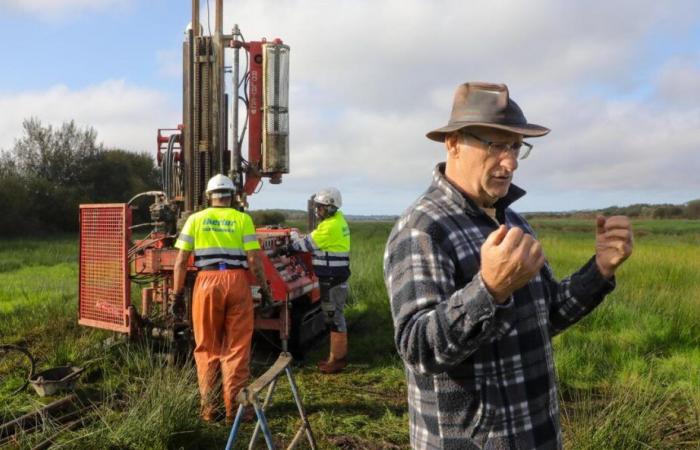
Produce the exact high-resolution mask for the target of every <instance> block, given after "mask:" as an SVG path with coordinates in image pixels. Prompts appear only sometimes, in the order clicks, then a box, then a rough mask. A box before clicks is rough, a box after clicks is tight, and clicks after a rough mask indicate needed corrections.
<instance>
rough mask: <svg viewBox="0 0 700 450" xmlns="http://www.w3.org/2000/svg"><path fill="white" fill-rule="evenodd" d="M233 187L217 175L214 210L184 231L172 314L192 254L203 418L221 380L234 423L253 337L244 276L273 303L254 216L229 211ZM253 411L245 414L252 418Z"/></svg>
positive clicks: (211, 414) (211, 186)
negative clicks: (250, 276)
mask: <svg viewBox="0 0 700 450" xmlns="http://www.w3.org/2000/svg"><path fill="white" fill-rule="evenodd" d="M234 190H235V189H234V185H233V182H232V181H231V179H230V178H228V177H226V176H224V175H216V176H214V177H212V178H211V180H209V183H208V184H207V190H206V194H207V197H208V198H209V200H210V204H211V207H209V208H207V209H205V210H203V211H199V212H197V213H194V214H192V215H191V216H190V217H189V218H188V219H187V222H186V223H185V226H184V227H183V228H182V231H181V233H180V236H179V237H178V240H177V242H176V243H175V247H176V248H179V249H180V252H179V254H178V256H177V260H176V262H175V273H174V283H173V284H174V285H173V291H174V293H175V294H174V295H175V300H174V306H175V308H174V310H175V311H177V310H180V311H179V314H182V309H183V308H182V306H183V304H184V302H183V293H184V284H185V275H186V270H187V261H188V260H189V257H190V253H191V252H194V265H195V266H196V267H197V268H198V272H197V279H196V281H195V285H194V291H193V301H192V326H193V329H194V339H195V345H196V347H195V350H194V359H195V363H196V365H197V378H198V381H199V392H200V394H201V404H202V410H201V412H202V418H203V419H204V420H205V421H212V420H214V418H215V412H216V409H217V408H216V402H215V398H214V397H215V389H216V385H217V378H218V375H219V370H221V375H222V387H223V397H224V405H225V407H226V419H227V420H228V421H232V420H233V417H234V415H235V413H236V410H237V406H236V405H235V404H234V401H235V398H236V394H237V393H238V391H240V389H241V388H242V387H243V385H244V384H245V383H246V381H247V380H248V377H249V374H250V369H249V363H250V344H251V340H252V336H253V319H254V317H253V308H254V306H253V298H252V296H251V291H250V286H249V284H248V279H247V275H246V270H247V269H248V268H251V269H252V270H253V272H254V274H255V277H256V279H257V281H258V284H259V285H260V292H261V295H262V296H263V300H264V302H265V303H268V302H269V301H271V294H270V289H269V287H268V284H267V280H266V278H265V273H264V271H263V266H262V259H261V256H260V252H261V250H260V243H259V242H258V239H257V236H256V234H255V226H254V224H253V220H252V219H251V217H250V216H249V215H248V214H246V213H243V212H240V211H237V210H236V209H233V208H231V199H232V197H233V194H234ZM251 413H252V410H251V411H249V412H247V417H248V418H250V416H251Z"/></svg>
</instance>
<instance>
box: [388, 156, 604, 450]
mask: <svg viewBox="0 0 700 450" xmlns="http://www.w3.org/2000/svg"><path fill="white" fill-rule="evenodd" d="M444 168H445V166H444V163H442V164H439V165H438V166H437V167H436V169H435V171H434V173H433V182H432V184H431V186H430V187H429V188H428V190H427V191H426V192H425V193H424V194H423V195H422V196H421V197H420V198H419V199H418V200H417V201H416V202H415V203H414V204H413V205H412V206H411V207H410V208H409V209H408V210H407V211H406V212H405V213H404V215H403V216H402V217H401V218H400V219H399V221H398V222H397V223H396V225H395V226H394V229H393V230H392V232H391V235H390V236H389V241H388V243H387V246H386V252H385V254H384V277H385V281H386V286H387V290H388V292H389V297H390V300H391V310H392V315H393V320H394V327H395V333H394V337H395V342H396V347H397V349H398V351H399V354H400V355H401V358H402V359H403V361H404V364H405V366H406V377H407V382H408V408H409V421H410V439H411V446H412V447H413V448H416V449H460V450H462V449H494V450H496V449H522V450H525V449H528V450H529V449H560V448H561V447H562V437H561V429H560V424H559V406H558V402H557V390H556V380H555V373H554V359H553V355H552V342H551V340H552V336H554V335H555V334H557V333H559V332H561V331H562V330H564V329H565V328H567V327H568V326H570V325H572V324H573V323H575V322H577V321H578V320H579V319H581V318H582V317H584V316H585V315H586V314H588V313H589V312H590V311H591V310H593V308H595V307H596V306H597V305H598V304H599V303H600V302H601V301H602V300H603V297H604V296H605V295H606V294H607V293H609V292H610V291H612V289H613V288H614V283H613V282H610V281H607V280H605V279H604V278H603V277H602V276H601V275H600V273H599V272H598V270H597V268H596V265H595V260H594V258H591V259H590V260H589V261H588V262H587V263H586V264H585V265H584V266H583V267H582V268H581V269H580V270H579V271H578V272H576V273H574V274H573V275H571V276H570V277H569V278H567V279H565V280H563V281H561V282H557V281H556V280H555V279H554V277H553V275H552V270H551V268H550V267H549V264H548V263H545V266H544V267H543V268H542V270H541V271H540V273H539V274H538V275H537V276H536V277H535V278H533V279H532V280H531V281H530V282H529V283H528V284H527V285H526V286H524V287H523V288H521V289H519V290H517V291H516V292H514V293H513V295H512V296H511V298H510V299H508V301H507V302H506V304H505V305H503V306H495V304H494V303H493V297H492V296H491V295H490V293H489V292H488V291H487V289H486V288H485V286H484V283H483V281H482V279H481V275H480V267H479V264H480V255H479V252H480V249H481V245H482V244H483V243H484V241H485V240H486V237H487V236H488V235H489V234H490V233H491V232H493V231H494V230H496V228H497V224H496V223H495V221H494V220H493V219H491V218H490V217H489V216H488V215H486V213H485V212H484V211H483V210H481V209H480V208H478V207H477V206H476V205H475V204H474V203H473V202H472V201H471V200H469V199H468V198H467V197H465V196H463V195H462V194H461V193H460V192H459V191H458V190H457V189H456V188H455V187H454V186H452V184H450V183H449V182H448V181H447V180H446V179H445V177H444ZM524 194H525V192H524V191H523V190H522V189H520V188H518V187H517V186H515V185H511V187H510V190H509V192H508V195H507V196H506V197H504V198H502V199H500V200H499V201H498V202H497V203H496V211H497V213H496V216H497V218H498V221H499V222H500V223H504V224H506V225H507V226H508V227H520V228H522V229H523V230H524V231H525V232H526V233H529V234H533V235H534V233H533V231H532V229H531V228H530V226H529V225H528V223H527V222H526V221H525V219H524V218H523V217H521V216H520V215H518V214H516V213H515V212H513V211H512V210H511V209H510V208H508V205H509V204H510V203H512V202H513V201H515V200H517V199H518V198H520V197H522V196H523V195H524Z"/></svg>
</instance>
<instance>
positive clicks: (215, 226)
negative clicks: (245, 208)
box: [175, 208, 260, 268]
mask: <svg viewBox="0 0 700 450" xmlns="http://www.w3.org/2000/svg"><path fill="white" fill-rule="evenodd" d="M175 247H176V248H179V249H182V250H187V251H194V265H195V266H197V267H205V266H210V265H212V264H226V266H227V267H234V268H235V267H242V268H248V259H247V258H246V254H245V252H246V251H248V250H257V249H259V248H260V243H259V242H258V237H257V236H256V234H255V225H254V224H253V219H252V218H251V217H250V216H249V215H248V214H246V213H243V212H240V211H237V210H235V209H233V208H207V209H205V210H203V211H199V212H197V213H194V214H192V215H191V216H190V217H188V218H187V221H186V222H185V226H184V227H182V231H181V232H180V236H179V237H178V239H177V242H176V243H175Z"/></svg>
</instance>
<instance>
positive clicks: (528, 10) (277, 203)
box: [0, 0, 700, 214]
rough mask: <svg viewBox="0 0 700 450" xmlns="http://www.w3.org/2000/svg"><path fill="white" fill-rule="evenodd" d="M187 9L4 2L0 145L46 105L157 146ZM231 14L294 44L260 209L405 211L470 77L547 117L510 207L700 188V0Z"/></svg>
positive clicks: (562, 206)
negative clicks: (333, 201) (282, 153)
mask: <svg viewBox="0 0 700 450" xmlns="http://www.w3.org/2000/svg"><path fill="white" fill-rule="evenodd" d="M206 3H207V2H206V0H203V1H202V3H201V5H202V6H201V9H202V11H203V14H205V13H206V8H207V7H206ZM214 4H215V1H214V0H210V7H211V8H212V11H211V12H213V7H214ZM190 14H191V2H190V1H186V0H167V1H166V0H147V1H144V0H0V40H1V41H2V42H3V45H2V49H3V52H2V55H3V57H4V58H5V60H4V62H3V63H2V64H1V65H0V67H1V69H0V149H9V148H11V147H12V145H13V142H14V140H15V139H17V138H18V137H20V135H21V133H22V121H23V120H24V119H27V118H29V117H36V118H38V119H39V120H41V121H42V122H43V123H44V124H53V125H60V124H61V123H63V122H66V121H70V120H75V121H76V123H78V124H79V125H81V126H85V127H87V126H90V127H93V128H94V129H95V130H96V131H97V133H98V140H99V141H100V142H103V143H104V145H105V146H107V147H110V148H124V149H127V150H131V151H135V152H147V153H149V154H155V136H156V131H157V129H158V128H167V127H174V126H176V125H177V124H179V123H181V121H182V119H181V110H182V106H181V97H182V92H181V91H182V87H181V86H182V81H181V73H182V69H181V52H182V50H181V45H182V39H183V32H184V30H185V28H186V26H187V24H188V23H189V21H190V20H191V17H190ZM203 23H204V24H205V26H206V19H205V18H203ZM234 24H238V25H239V26H240V28H241V31H242V32H243V34H244V36H245V38H246V39H247V40H259V39H260V38H261V37H267V38H268V39H272V38H276V37H280V38H282V39H283V40H284V41H285V43H287V44H288V45H290V46H291V65H290V78H291V82H290V100H289V101H290V158H291V163H290V169H291V173H289V174H288V175H285V177H284V179H283V183H282V184H279V185H270V184H265V185H264V186H263V188H262V190H261V192H260V193H259V194H256V195H254V196H253V197H251V198H250V204H251V208H252V209H264V208H278V207H279V208H293V209H304V208H305V206H306V199H307V198H308V197H309V196H310V194H312V193H313V192H314V191H316V190H318V189H320V188H323V187H326V186H335V187H337V188H339V189H340V190H341V192H342V193H343V202H344V205H343V210H344V211H346V212H347V213H350V214H400V213H401V212H402V211H403V210H404V209H405V208H407V207H408V206H409V205H410V204H411V202H412V201H413V200H414V199H415V198H416V197H417V196H418V195H420V194H421V193H422V192H423V191H424V190H425V189H426V187H427V186H428V184H429V182H430V179H431V172H432V170H433V168H434V166H435V165H436V164H437V163H438V162H440V161H443V160H444V158H445V150H444V146H443V144H440V143H436V142H433V141H430V140H428V139H427V138H425V133H426V132H428V131H430V130H432V129H435V128H438V127H441V126H443V125H445V124H446V123H447V120H448V117H449V114H450V110H451V107H452V96H453V93H454V90H455V88H456V87H457V85H459V84H461V83H463V82H466V81H489V82H498V83H505V84H507V85H508V87H509V91H510V93H511V97H512V98H513V99H515V100H516V101H517V102H518V104H519V105H520V106H521V108H522V109H523V111H524V112H525V115H526V116H527V119H528V121H529V122H532V123H536V124H540V125H544V126H547V127H548V128H551V129H552V132H551V133H550V134H549V135H547V136H545V137H542V138H535V139H532V140H530V141H529V142H531V143H532V144H534V149H533V151H532V154H531V155H530V157H529V158H528V159H526V160H523V161H521V162H520V166H519V168H518V170H517V172H516V174H515V178H514V182H515V183H516V184H517V185H518V186H520V187H522V188H524V189H525V190H526V191H528V194H527V195H526V196H525V197H524V198H522V199H521V200H518V202H516V203H515V204H514V205H513V208H514V209H516V210H518V211H523V212H525V211H568V210H578V209H593V208H602V207H606V206H612V205H619V206H624V205H629V204H633V203H675V204H678V203H684V202H687V201H689V200H692V199H696V198H700V177H699V176H698V170H699V169H700V2H698V1H697V0H688V1H684V0H671V1H665V2H659V1H658V0H634V1H631V0H619V1H615V2H611V1H609V0H607V1H599V0H592V1H586V2H573V1H571V2H562V1H558V0H530V1H527V2H525V1H517V0H500V1H499V0H471V1H469V2H465V1H463V0H430V1H429V0H401V1H399V0H386V1H380V0H330V1H312V0H289V1H285V0H255V1H253V0H245V1H225V2H224V30H225V32H226V33H230V30H231V29H232V27H233V25H234ZM212 26H213V22H212ZM125 200H126V199H125Z"/></svg>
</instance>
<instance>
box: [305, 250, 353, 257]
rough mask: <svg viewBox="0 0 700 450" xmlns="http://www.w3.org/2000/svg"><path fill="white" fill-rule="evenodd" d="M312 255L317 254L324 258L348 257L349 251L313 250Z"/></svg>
mask: <svg viewBox="0 0 700 450" xmlns="http://www.w3.org/2000/svg"><path fill="white" fill-rule="evenodd" d="M314 256H318V257H320V258H326V257H331V258H349V257H350V252H324V251H318V250H317V251H315V252H314Z"/></svg>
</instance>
